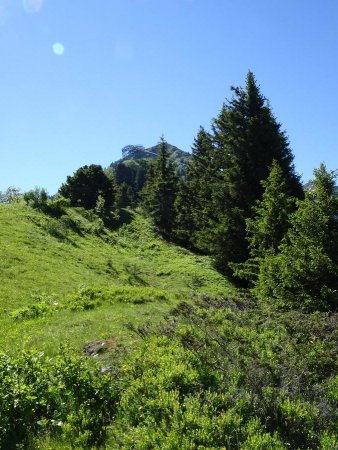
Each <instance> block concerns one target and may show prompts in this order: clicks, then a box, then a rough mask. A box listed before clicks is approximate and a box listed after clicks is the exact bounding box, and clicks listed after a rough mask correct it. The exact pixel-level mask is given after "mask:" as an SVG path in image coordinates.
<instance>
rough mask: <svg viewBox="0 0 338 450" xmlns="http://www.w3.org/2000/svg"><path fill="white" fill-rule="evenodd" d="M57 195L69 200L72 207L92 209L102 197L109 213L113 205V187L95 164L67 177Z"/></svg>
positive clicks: (110, 180)
mask: <svg viewBox="0 0 338 450" xmlns="http://www.w3.org/2000/svg"><path fill="white" fill-rule="evenodd" d="M59 194H61V195H62V196H63V197H65V198H69V199H70V201H71V205H72V206H82V207H83V208H85V209H94V208H95V207H96V203H97V200H98V198H99V196H101V197H102V199H103V200H104V204H105V209H106V210H107V211H109V210H110V209H111V208H112V207H113V205H114V197H115V186H114V182H113V180H112V179H111V178H109V177H108V176H107V175H106V174H105V172H104V171H103V169H102V167H101V166H99V165H96V164H91V165H90V166H83V167H80V168H79V169H78V170H77V171H76V172H75V173H74V175H72V176H68V177H67V181H66V183H64V184H62V186H61V187H60V189H59Z"/></svg>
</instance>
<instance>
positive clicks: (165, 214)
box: [143, 137, 178, 232]
mask: <svg viewBox="0 0 338 450" xmlns="http://www.w3.org/2000/svg"><path fill="white" fill-rule="evenodd" d="M159 145H160V148H159V152H158V156H157V159H156V161H155V164H154V166H153V169H152V170H151V171H150V172H149V177H148V180H147V182H146V185H145V187H144V189H143V197H144V206H145V208H146V209H147V210H148V212H149V214H150V215H151V217H152V218H153V219H154V223H155V224H156V225H157V226H158V227H159V229H160V230H161V231H163V232H171V230H172V227H173V224H174V220H175V209H174V204H175V199H176V195H177V189H178V177H177V175H176V171H175V167H174V164H173V162H172V160H171V159H170V155H169V152H168V150H167V143H166V141H165V140H164V138H163V137H161V140H160V143H159Z"/></svg>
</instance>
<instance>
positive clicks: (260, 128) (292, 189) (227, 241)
mask: <svg viewBox="0 0 338 450" xmlns="http://www.w3.org/2000/svg"><path fill="white" fill-rule="evenodd" d="M232 91H233V93H234V95H233V98H232V99H231V100H229V101H228V102H227V103H225V104H224V105H223V107H222V109H221V112H220V114H219V115H218V117H216V118H215V119H214V120H213V124H212V133H211V134H210V135H208V138H209V142H210V145H209V146H207V147H208V151H207V152H206V153H207V157H205V158H202V161H203V164H204V165H203V167H202V164H201V167H200V170H198V167H197V170H195V171H193V170H192V171H191V172H190V175H189V177H190V179H189V177H188V179H189V183H190V185H191V186H192V195H193V197H195V198H196V199H198V200H199V196H201V199H203V200H202V204H201V201H200V200H199V204H198V203H196V205H195V207H194V210H193V215H194V217H195V218H196V219H195V221H196V223H198V226H197V231H195V232H194V234H193V237H192V238H193V239H194V235H195V241H196V244H197V247H199V248H201V249H206V250H207V251H209V252H211V253H212V254H214V256H215V259H216V263H217V265H218V267H219V268H221V269H222V270H225V271H228V269H229V263H231V262H234V263H241V262H243V261H245V260H247V259H248V257H249V249H248V242H247V240H246V219H248V218H250V217H252V207H253V205H254V204H255V202H256V201H257V200H260V199H261V198H262V195H263V191H264V187H263V185H262V184H261V181H263V180H266V179H267V178H268V175H269V171H270V168H271V165H272V162H273V160H275V161H276V162H277V163H278V164H279V166H280V167H281V170H282V173H283V177H284V179H285V183H286V190H287V193H288V194H289V195H294V196H296V197H301V196H302V187H301V183H300V181H299V177H298V176H297V175H296V173H295V170H294V166H293V155H292V152H291V149H290V147H289V143H288V139H287V137H286V134H285V132H284V131H282V130H281V125H280V124H279V123H278V122H277V121H276V119H275V117H274V115H273V114H272V111H271V108H270V106H269V104H268V102H267V100H266V99H265V97H264V96H263V95H262V94H261V92H260V88H259V86H258V85H257V83H256V80H255V78H254V75H253V74H252V72H249V73H248V75H247V79H246V86H245V88H234V87H233V88H232ZM200 137H201V136H200V134H199V136H198V139H197V141H199V140H200V139H199V138H200ZM202 148H205V146H204V147H202ZM193 160H194V157H193ZM204 174H205V175H204ZM194 189H195V191H194ZM204 202H206V203H204Z"/></svg>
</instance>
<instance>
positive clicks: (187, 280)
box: [0, 204, 229, 351]
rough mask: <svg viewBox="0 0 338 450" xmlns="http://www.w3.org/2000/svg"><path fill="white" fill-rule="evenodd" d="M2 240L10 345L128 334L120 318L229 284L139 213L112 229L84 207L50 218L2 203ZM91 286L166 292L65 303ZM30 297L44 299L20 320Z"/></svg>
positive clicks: (1, 291) (5, 339)
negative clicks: (165, 237)
mask: <svg viewBox="0 0 338 450" xmlns="http://www.w3.org/2000/svg"><path fill="white" fill-rule="evenodd" d="M0 240H1V242H2V246H1V249H0V252H1V255H0V260H1V279H2V282H1V285H0V297H1V305H0V308H1V322H2V326H1V332H0V342H1V344H2V348H3V349H6V350H9V351H10V350H13V349H14V348H15V347H16V346H18V347H19V348H20V347H23V346H28V347H30V346H31V345H33V344H34V346H38V347H42V348H44V349H45V350H46V349H48V348H51V351H52V350H53V349H54V350H55V349H57V348H58V345H59V343H61V342H64V341H65V340H69V341H70V342H71V343H75V344H76V345H77V346H78V347H81V345H82V346H83V345H84V344H85V343H86V342H87V341H89V340H90V339H97V338H98V337H99V336H100V335H105V336H111V335H116V334H117V335H120V334H121V333H122V334H123V333H124V334H125V333H126V330H123V328H124V327H123V325H124V324H126V323H128V322H133V320H135V321H136V322H137V323H138V322H139V321H141V320H146V319H147V318H148V317H150V318H151V319H153V318H154V320H157V316H158V317H161V316H163V314H164V313H165V311H168V309H169V308H170V307H172V306H173V305H174V304H175V302H177V301H178V299H180V300H181V299H183V298H184V299H187V300H188V299H189V298H191V296H193V295H195V294H196V293H201V292H206V293H209V294H212V293H216V292H221V291H225V290H227V289H229V284H228V283H227V281H226V280H225V279H224V278H223V277H222V276H221V275H219V274H218V273H217V272H215V270H214V269H212V264H211V260H210V258H208V257H204V256H196V255H193V254H192V253H190V252H188V251H186V250H184V249H181V248H179V247H177V246H175V245H173V244H169V243H167V242H166V241H164V240H163V239H162V238H160V237H159V236H157V235H156V233H155V232H154V229H153V227H152V225H151V223H150V222H149V220H148V219H146V218H144V217H142V216H141V215H139V214H138V213H134V214H133V216H132V220H131V222H130V223H129V224H126V225H124V226H122V227H121V228H119V229H117V230H116V231H111V230H109V229H107V228H105V227H104V225H103V224H102V221H101V220H100V219H99V218H98V217H96V216H95V214H93V213H90V212H88V211H85V210H83V209H81V208H68V209H67V210H66V211H65V214H63V215H62V217H60V218H55V217H51V216H49V215H46V214H44V213H42V212H40V211H37V210H34V209H32V208H29V207H27V206H24V205H21V204H11V205H0ZM89 288H90V289H93V290H95V289H97V290H99V289H101V290H102V289H106V290H111V291H114V289H115V290H117V289H120V292H122V293H123V290H124V291H125V294H126V296H128V295H129V296H132V297H135V296H137V295H140V294H137V292H138V291H139V292H140V293H143V294H142V295H143V296H145V297H146V298H147V296H148V297H149V298H150V299H151V298H152V296H154V292H155V293H156V292H157V294H158V296H160V294H161V295H162V296H163V299H161V300H157V301H156V295H155V301H150V302H149V303H148V302H147V301H146V299H145V301H144V304H141V301H140V303H139V304H137V302H135V304H134V303H133V301H132V300H133V299H131V300H130V304H128V300H126V304H124V305H123V306H122V305H121V304H119V303H118V302H117V303H116V304H114V305H112V304H109V302H106V303H108V304H106V303H105V302H104V301H103V302H102V304H100V306H97V307H95V308H93V310H90V305H89V306H88V310H83V311H81V310H79V308H77V310H76V308H75V306H74V308H72V305H70V306H69V308H66V307H65V308H63V307H62V305H63V304H66V303H68V304H69V303H71V300H69V297H71V295H73V296H74V295H75V294H76V295H80V294H81V292H84V291H85V290H86V289H89ZM130 289H131V291H130ZM133 290H134V292H133ZM153 291H154V292H153ZM79 293H80V294H79ZM112 295H113V294H112ZM53 303H56V305H55V308H54V307H53ZM32 304H33V305H35V307H36V309H37V310H39V308H40V306H41V305H42V306H41V308H40V309H41V311H40V313H39V312H38V311H37V312H36V315H37V316H39V317H38V318H37V319H35V318H34V313H33V312H32V319H30V318H29V317H28V318H27V319H25V320H19V318H20V311H21V316H24V315H25V308H30V307H32ZM43 307H45V310H46V311H45V312H44V311H43ZM53 310H58V311H57V312H56V311H53ZM15 316H17V318H16V319H14V318H13V317H15ZM26 316H29V312H26ZM124 337H125V336H124Z"/></svg>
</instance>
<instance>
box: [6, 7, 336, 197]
mask: <svg viewBox="0 0 338 450" xmlns="http://www.w3.org/2000/svg"><path fill="white" fill-rule="evenodd" d="M0 64H1V65H0V67H1V71H0V92H1V96H0V154H1V161H0V190H4V189H5V188H6V187H8V186H10V185H14V186H17V187H20V188H21V189H22V190H23V191H25V190H28V189H31V188H34V186H39V187H45V188H47V190H48V191H49V192H50V193H55V192H56V191H57V189H58V187H59V186H60V184H61V183H62V182H64V181H65V179H66V176H67V175H70V174H72V173H73V172H74V171H75V170H76V169H77V168H79V167H80V166H82V165H84V164H92V163H96V164H101V165H102V166H104V167H106V166H108V165H109V164H110V163H111V162H112V161H113V160H116V159H118V158H119V157H120V150H121V148H122V147H123V146H125V145H127V144H143V145H144V146H151V145H154V144H155V143H156V142H157V141H158V139H159V136H160V135H161V134H162V133H163V134H164V136H165V138H166V139H167V141H168V142H170V143H172V144H173V145H176V146H178V147H180V148H182V149H183V150H187V151H189V150H190V147H191V144H192V142H193V138H194V136H195V135H196V132H197V130H198V128H199V126H200V125H203V126H204V127H206V128H207V129H208V128H209V127H210V123H211V120H212V118H213V117H215V116H216V115H217V114H218V112H219V110H220V108H221V105H222V103H223V102H224V101H225V100H226V98H229V97H230V96H231V92H230V86H231V85H236V86H242V85H243V84H244V82H245V76H246V73H247V71H248V70H249V69H250V70H252V71H253V72H254V74H255V76H256V78H257V81H258V83H259V84H260V86H261V90H262V92H263V94H264V95H265V96H266V97H267V98H268V99H269V100H270V104H271V107H272V109H273V111H274V113H275V115H276V117H277V119H278V120H279V121H280V122H281V123H282V125H283V128H284V129H285V130H286V131H287V134H288V136H289V138H290V143H291V147H292V149H293V152H294V154H295V164H296V168H297V171H298V172H299V173H300V174H303V179H304V180H307V179H308V178H310V177H311V175H312V171H313V169H314V168H315V167H317V166H318V165H319V164H320V162H322V161H324V162H325V163H326V164H327V166H328V168H329V169H336V168H337V167H338V162H337V161H338V156H337V155H338V2H337V1H336V0H321V1H318V0H283V1H281V0H0Z"/></svg>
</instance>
